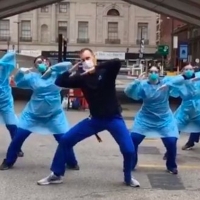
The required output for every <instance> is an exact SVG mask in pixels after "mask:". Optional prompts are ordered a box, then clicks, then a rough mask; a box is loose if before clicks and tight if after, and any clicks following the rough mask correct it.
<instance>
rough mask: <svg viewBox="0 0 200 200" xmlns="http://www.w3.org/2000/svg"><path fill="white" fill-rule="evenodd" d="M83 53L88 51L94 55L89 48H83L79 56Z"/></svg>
mask: <svg viewBox="0 0 200 200" xmlns="http://www.w3.org/2000/svg"><path fill="white" fill-rule="evenodd" d="M85 51H89V52H90V53H91V54H94V53H93V51H92V49H90V48H83V49H81V50H80V55H81V54H83V53H84V52H85Z"/></svg>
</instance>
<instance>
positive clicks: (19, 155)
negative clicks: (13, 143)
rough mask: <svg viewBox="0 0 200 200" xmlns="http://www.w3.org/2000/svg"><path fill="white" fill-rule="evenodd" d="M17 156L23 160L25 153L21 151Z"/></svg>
mask: <svg viewBox="0 0 200 200" xmlns="http://www.w3.org/2000/svg"><path fill="white" fill-rule="evenodd" d="M17 155H18V157H20V158H22V157H24V152H23V151H22V150H20V152H19V153H18V154H17Z"/></svg>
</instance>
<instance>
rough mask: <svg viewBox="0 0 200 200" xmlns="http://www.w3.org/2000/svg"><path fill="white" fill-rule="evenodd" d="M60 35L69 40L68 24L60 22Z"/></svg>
mask: <svg viewBox="0 0 200 200" xmlns="http://www.w3.org/2000/svg"><path fill="white" fill-rule="evenodd" d="M58 34H62V35H63V37H64V38H65V39H67V22H66V21H59V22H58Z"/></svg>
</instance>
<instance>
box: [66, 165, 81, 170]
mask: <svg viewBox="0 0 200 200" xmlns="http://www.w3.org/2000/svg"><path fill="white" fill-rule="evenodd" d="M66 169H69V170H77V171H78V170H80V167H79V165H75V166H69V165H66Z"/></svg>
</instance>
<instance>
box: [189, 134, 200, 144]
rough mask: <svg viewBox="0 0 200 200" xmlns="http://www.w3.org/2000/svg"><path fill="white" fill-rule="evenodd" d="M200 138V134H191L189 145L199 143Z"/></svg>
mask: <svg viewBox="0 0 200 200" xmlns="http://www.w3.org/2000/svg"><path fill="white" fill-rule="evenodd" d="M199 137H200V133H190V137H189V140H188V142H187V144H189V145H192V146H193V145H194V143H195V142H196V143H198V142H199Z"/></svg>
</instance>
